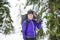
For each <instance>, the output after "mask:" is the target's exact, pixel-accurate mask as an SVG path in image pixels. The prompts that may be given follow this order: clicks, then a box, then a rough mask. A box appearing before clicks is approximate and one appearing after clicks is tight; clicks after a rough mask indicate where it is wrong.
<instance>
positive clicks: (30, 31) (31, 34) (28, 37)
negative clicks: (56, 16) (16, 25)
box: [22, 10, 41, 40]
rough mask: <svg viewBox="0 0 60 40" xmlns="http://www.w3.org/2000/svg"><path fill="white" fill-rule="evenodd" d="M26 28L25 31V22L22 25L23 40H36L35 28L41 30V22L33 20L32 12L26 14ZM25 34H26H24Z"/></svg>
mask: <svg viewBox="0 0 60 40" xmlns="http://www.w3.org/2000/svg"><path fill="white" fill-rule="evenodd" d="M27 21H28V28H27V30H26V20H25V21H24V22H23V24H22V33H23V38H24V40H36V27H37V28H38V29H40V28H41V22H39V21H38V22H36V21H35V20H34V11H32V10H29V11H28V13H27ZM25 32H26V33H25Z"/></svg>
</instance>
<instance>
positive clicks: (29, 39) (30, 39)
mask: <svg viewBox="0 0 60 40" xmlns="http://www.w3.org/2000/svg"><path fill="white" fill-rule="evenodd" d="M26 40H36V38H26Z"/></svg>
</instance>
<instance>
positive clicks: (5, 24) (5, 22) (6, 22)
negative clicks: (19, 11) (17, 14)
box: [0, 1, 14, 34]
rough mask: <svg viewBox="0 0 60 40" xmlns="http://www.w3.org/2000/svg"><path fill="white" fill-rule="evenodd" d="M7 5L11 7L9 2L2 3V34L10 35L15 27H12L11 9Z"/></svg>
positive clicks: (0, 7) (0, 19)
mask: <svg viewBox="0 0 60 40" xmlns="http://www.w3.org/2000/svg"><path fill="white" fill-rule="evenodd" d="M5 5H7V6H8V5H9V3H8V2H3V1H1V2H0V33H3V34H10V33H11V32H12V31H13V30H14V27H13V26H12V22H13V21H12V19H11V17H10V14H9V13H10V11H9V8H8V7H7V6H5Z"/></svg>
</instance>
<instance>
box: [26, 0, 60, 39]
mask: <svg viewBox="0 0 60 40" xmlns="http://www.w3.org/2000/svg"><path fill="white" fill-rule="evenodd" d="M47 3H48V4H47ZM32 4H34V6H33V7H35V6H36V5H38V6H37V7H38V8H37V9H39V8H41V6H42V8H41V9H40V10H38V11H37V13H38V16H39V17H40V18H41V17H42V14H43V13H44V12H46V11H47V10H48V11H47V13H46V16H45V17H44V18H46V19H47V23H46V25H47V26H46V27H47V28H48V30H47V32H46V35H48V34H49V39H48V40H60V29H59V28H60V16H58V15H60V0H48V1H47V2H46V3H44V2H43V0H27V6H28V5H32ZM43 5H44V6H43ZM35 10H36V9H35ZM40 31H41V30H40ZM40 31H39V32H38V35H39V36H40V35H42V36H43V35H44V34H41V32H40ZM42 33H43V31H42ZM40 37H41V36H40Z"/></svg>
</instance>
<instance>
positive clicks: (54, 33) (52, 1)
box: [0, 0, 60, 40]
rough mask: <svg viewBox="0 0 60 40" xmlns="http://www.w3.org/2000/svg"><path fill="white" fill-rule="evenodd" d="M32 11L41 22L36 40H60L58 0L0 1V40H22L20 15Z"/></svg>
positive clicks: (59, 6) (59, 2)
mask: <svg viewBox="0 0 60 40" xmlns="http://www.w3.org/2000/svg"><path fill="white" fill-rule="evenodd" d="M30 9H31V10H34V11H35V12H36V14H37V15H38V17H39V18H40V19H41V20H42V28H41V29H40V30H38V29H37V37H36V39H37V40H60V19H59V18H60V0H0V40H23V36H22V32H21V30H22V24H21V21H22V20H21V19H22V15H25V14H26V13H27V11H28V10H30Z"/></svg>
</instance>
